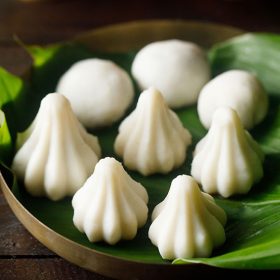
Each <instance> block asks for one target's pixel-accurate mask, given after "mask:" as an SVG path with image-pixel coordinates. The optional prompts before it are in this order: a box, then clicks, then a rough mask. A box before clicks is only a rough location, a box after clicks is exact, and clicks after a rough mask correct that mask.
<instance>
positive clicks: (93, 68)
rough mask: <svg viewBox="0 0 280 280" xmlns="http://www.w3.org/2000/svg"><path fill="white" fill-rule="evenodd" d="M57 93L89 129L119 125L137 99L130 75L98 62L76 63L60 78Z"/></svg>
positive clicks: (117, 67) (112, 63) (106, 63)
mask: <svg viewBox="0 0 280 280" xmlns="http://www.w3.org/2000/svg"><path fill="white" fill-rule="evenodd" d="M56 91H57V92H58V93H61V94H63V95H65V96H66V97H67V98H68V99H69V101H70V103H71V106H72V108H73V111H74V112H75V114H76V115H77V117H78V119H79V120H80V122H81V123H82V124H83V125H84V126H86V127H88V128H95V127H101V126H108V125H111V124H112V123H114V122H116V121H118V120H119V119H120V118H121V117H122V116H123V115H124V113H125V111H126V110H127V108H128V107H129V106H130V104H131V102H132V100H133V96H134V89H133V85H132V81H131V79H130V77H129V75H128V74H127V73H126V72H125V71H124V70H123V69H122V68H121V67H119V66H118V65H117V64H115V63H114V62H112V61H109V60H103V59H98V58H92V59H85V60H81V61H78V62H76V63H74V64H73V65H72V67H71V68H70V69H69V70H68V71H66V73H64V75H63V76H62V77H61V78H60V80H59V82H58V85H57V89H56Z"/></svg>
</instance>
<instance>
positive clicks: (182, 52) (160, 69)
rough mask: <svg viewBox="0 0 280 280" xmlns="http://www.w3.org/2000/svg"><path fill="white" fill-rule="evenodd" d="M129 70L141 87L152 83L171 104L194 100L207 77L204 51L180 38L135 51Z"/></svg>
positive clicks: (176, 104) (186, 103) (177, 104)
mask: <svg viewBox="0 0 280 280" xmlns="http://www.w3.org/2000/svg"><path fill="white" fill-rule="evenodd" d="M131 71H132V75H133V77H134V78H135V80H136V81H137V83H138V86H139V87H140V89H141V90H145V89H147V88H149V87H152V86H154V87H156V88H157V89H159V90H160V91H161V92H162V94H163V97H164V98H165V100H166V102H167V104H168V105H169V107H171V108H179V107H183V106H186V105H190V104H193V103H195V102H196V101H197V98H198V94H199V92H200V90H201V88H202V87H203V86H204V85H205V84H206V83H207V82H208V81H209V79H210V67H209V63H208V60H207V57H206V55H205V53H204V51H203V50H202V49H201V48H200V47H199V46H198V45H196V44H194V43H191V42H186V41H182V40H166V41H159V42H153V43H151V44H148V45H147V46H145V47H144V48H142V49H141V50H140V51H139V52H138V53H137V55H136V57H135V59H134V61H133V64H132V70H131Z"/></svg>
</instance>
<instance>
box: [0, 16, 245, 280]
mask: <svg viewBox="0 0 280 280" xmlns="http://www.w3.org/2000/svg"><path fill="white" fill-rule="evenodd" d="M241 33H242V31H241V30H238V29H236V28H233V27H227V26H222V25H216V24H211V23H206V22H205V23H201V22H186V21H179V20H178V21H168V20H156V21H140V22H131V23H124V24H118V25H113V26H108V27H104V28H99V29H95V30H93V31H91V32H89V33H86V34H83V35H81V36H78V37H77V38H75V39H74V40H73V41H74V42H78V43H81V44H83V45H85V46H87V47H89V48H90V49H91V50H93V51H96V52H102V53H104V52H105V53H115V52H120V53H121V52H128V51H131V50H137V49H139V48H141V47H142V46H144V45H146V44H147V43H149V42H152V41H157V40H164V39H172V38H177V39H182V40H187V41H193V42H195V43H197V44H199V45H201V46H203V47H205V48H208V47H210V46H211V45H213V44H214V43H217V42H220V41H224V40H226V39H228V38H231V37H233V36H236V35H239V34H241ZM0 182H1V188H2V190H3V193H4V196H5V198H6V200H7V202H8V204H9V205H10V207H11V209H12V211H13V212H14V213H15V215H16V216H17V218H18V219H19V220H20V221H21V222H22V224H23V225H24V226H25V227H26V228H27V229H28V230H29V232H30V233H31V234H32V235H33V236H34V237H35V238H37V239H38V240H39V241H40V242H41V243H43V244H44V245H45V246H46V247H48V248H49V249H50V250H52V251H54V252H55V253H56V254H58V255H60V256H61V257H63V258H65V259H67V260H68V261H70V262H72V263H75V264H77V265H79V266H81V267H83V268H86V269H88V270H91V271H95V272H98V273H100V274H103V275H106V276H110V277H114V278H122V279H132V278H137V279H153V278H155V277H162V278H169V277H179V276H181V277H183V276H187V275H191V274H192V273H193V272H194V271H195V272H196V274H200V273H204V272H206V273H209V271H210V270H215V269H214V268H210V267H206V266H202V265H171V263H170V262H163V261H161V259H160V257H159V261H151V260H150V259H149V256H148V253H147V257H145V256H144V257H143V259H140V260H138V259H137V258H135V257H133V255H131V258H128V257H127V256H121V255H119V256H116V255H113V254H111V253H110V250H108V252H106V250H98V249H96V248H95V249H93V248H90V247H88V246H86V245H85V244H86V242H85V244H81V243H78V242H75V241H73V240H71V239H70V238H69V237H65V236H64V234H60V233H58V232H56V231H55V230H53V229H52V228H51V227H49V226H48V225H46V224H45V223H44V222H43V221H44V220H43V219H40V217H41V216H40V215H39V216H38V215H36V216H35V215H33V214H32V213H34V211H32V209H29V208H27V207H25V206H26V205H27V204H26V203H25V201H24V200H25V199H26V200H28V199H29V198H28V196H25V195H24V194H23V195H22V199H21V200H20V201H19V200H18V199H17V197H16V196H15V195H14V193H13V192H12V191H11V189H10V187H9V186H8V185H11V182H10V178H8V175H7V174H6V172H5V171H4V170H3V172H2V174H1V177H0ZM14 192H15V190H14ZM68 202H69V201H68ZM34 207H36V206H34ZM33 210H34V209H33ZM44 210H45V209H42V211H44ZM69 218H71V217H69ZM53 219H57V223H62V224H63V221H60V220H59V215H58V216H57V217H53ZM155 250H156V248H155Z"/></svg>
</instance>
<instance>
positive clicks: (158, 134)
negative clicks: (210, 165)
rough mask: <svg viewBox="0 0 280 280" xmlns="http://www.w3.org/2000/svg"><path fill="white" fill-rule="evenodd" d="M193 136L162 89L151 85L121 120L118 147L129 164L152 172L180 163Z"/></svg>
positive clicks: (140, 170)
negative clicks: (164, 95)
mask: <svg viewBox="0 0 280 280" xmlns="http://www.w3.org/2000/svg"><path fill="white" fill-rule="evenodd" d="M191 140H192V139H191V134H190V133H189V131H188V130H187V129H186V128H184V127H183V125H182V123H181V121H180V119H179V118H178V117H177V115H176V114H175V113H174V112H173V111H172V110H170V109H169V108H168V106H167V105H166V103H165V101H164V98H163V97H162V95H161V93H160V92H159V91H158V90H157V89H155V88H149V89H147V90H145V91H144V92H142V93H141V94H140V97H139V99H138V103H137V106H136V109H135V110H134V111H133V112H132V113H131V114H130V115H129V116H128V117H126V119H124V120H123V122H122V123H121V125H120V127H119V134H118V136H117V138H116V140H115V145H114V148H115V152H116V154H117V155H119V156H120V157H122V158H123V161H124V164H125V166H126V167H128V168H129V169H131V170H137V171H139V172H140V173H141V174H143V175H150V174H153V173H168V172H170V171H171V170H173V169H175V168H177V167H179V166H180V165H181V164H182V163H183V162H184V160H185V158H186V152H187V148H188V146H189V145H190V144H191Z"/></svg>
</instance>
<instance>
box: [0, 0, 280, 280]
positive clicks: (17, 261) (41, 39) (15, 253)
mask: <svg viewBox="0 0 280 280" xmlns="http://www.w3.org/2000/svg"><path fill="white" fill-rule="evenodd" d="M279 7H280V3H279V1H258V0H243V1H242V0H220V1H217V0H200V1H199V0H193V1H186V0H184V1H178V0H173V1H152V0H150V1H146V0H145V1H144V0H142V1H140V0H139V1H132V0H130V1H123V0H118V1H113V0H111V1H109V0H103V1H94V0H92V1H82V0H76V1H74V0H72V1H71V0H68V1H67V0H52V1H42V0H41V1H40V0H37V1H34V0H33V1H31V2H26V1H17V0H0V66H2V67H5V68H6V69H8V70H9V71H11V72H13V73H15V74H21V73H23V71H24V70H25V69H26V68H27V67H28V65H30V63H31V61H30V58H29V57H28V56H27V55H26V53H25V52H24V51H23V50H22V48H20V47H19V46H18V45H17V44H16V43H15V41H14V36H17V37H19V38H20V39H21V40H22V41H23V42H24V43H27V44H47V43H53V42H57V41H61V40H67V39H71V38H72V37H73V36H75V35H77V34H79V33H81V32H85V31H88V30H90V29H93V28H96V27H100V26H104V25H107V24H113V23H119V22H126V21H131V20H139V19H158V18H161V19H166V18H174V19H191V20H201V21H211V22H216V23H223V24H228V25H232V26H236V27H240V28H243V29H245V30H249V31H268V32H279V33H280V17H279ZM0 229H1V230H0V279H2V280H11V279H22V280H25V279H26V280H32V279H46V280H50V279H80V280H83V279H108V278H105V277H103V276H100V275H98V274H95V273H92V272H88V271H86V270H84V269H81V268H79V267H77V266H75V265H72V264H70V263H68V262H67V261H65V260H63V259H61V258H60V257H59V256H57V255H55V254H54V253H52V252H50V251H49V250H48V249H47V248H45V247H44V246H43V245H41V244H40V243H39V242H38V241H37V240H36V239H34V238H33V237H32V236H31V235H30V234H29V233H28V232H27V231H26V230H25V229H24V227H23V226H22V225H21V224H20V223H19V221H18V220H17V219H16V217H15V216H14V215H13V213H12V212H11V210H10V209H9V207H8V205H7V203H6V202H5V199H4V197H3V194H2V193H1V191H0Z"/></svg>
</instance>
